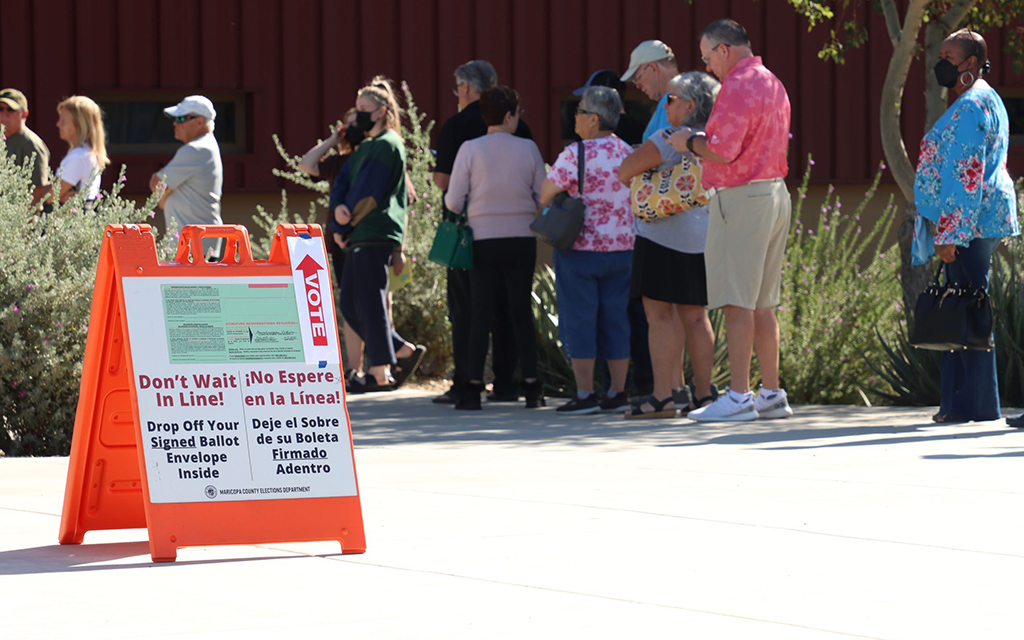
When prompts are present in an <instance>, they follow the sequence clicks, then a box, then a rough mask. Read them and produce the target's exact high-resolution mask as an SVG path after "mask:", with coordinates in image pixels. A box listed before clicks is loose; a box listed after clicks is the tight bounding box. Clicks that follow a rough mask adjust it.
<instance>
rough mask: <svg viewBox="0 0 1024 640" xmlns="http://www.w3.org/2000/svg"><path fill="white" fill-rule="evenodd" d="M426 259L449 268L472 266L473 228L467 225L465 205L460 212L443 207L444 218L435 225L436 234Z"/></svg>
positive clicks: (470, 267) (469, 267) (467, 217)
mask: <svg viewBox="0 0 1024 640" xmlns="http://www.w3.org/2000/svg"><path fill="white" fill-rule="evenodd" d="M427 259H428V260H430V261H431V262H436V263H437V264H440V265H444V266H446V267H448V268H449V269H472V268H473V230H472V229H471V228H470V227H469V216H468V215H467V213H466V207H465V206H463V207H462V213H453V212H451V211H449V210H448V207H445V208H444V219H443V220H441V223H440V224H439V225H437V234H436V235H435V236H434V243H433V244H432V245H430V255H428V256H427Z"/></svg>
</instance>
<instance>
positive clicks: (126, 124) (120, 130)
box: [92, 91, 248, 155]
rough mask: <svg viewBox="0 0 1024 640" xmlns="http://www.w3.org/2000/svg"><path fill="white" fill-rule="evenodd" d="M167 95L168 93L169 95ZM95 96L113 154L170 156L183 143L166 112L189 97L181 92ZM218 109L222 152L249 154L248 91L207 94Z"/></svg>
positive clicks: (218, 134) (216, 134)
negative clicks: (179, 139)
mask: <svg viewBox="0 0 1024 640" xmlns="http://www.w3.org/2000/svg"><path fill="white" fill-rule="evenodd" d="M165 94H166V95H165ZM92 95H94V96H95V98H94V99H95V100H96V102H97V103H98V104H99V105H100V107H101V108H102V109H103V121H104V124H105V125H106V128H107V149H108V150H109V151H110V153H112V154H126V155H132V154H140V155H149V154H152V155H166V154H168V153H174V152H175V151H176V150H177V149H178V147H179V146H181V143H180V142H178V141H177V140H175V139H174V126H173V123H172V122H171V120H170V118H168V117H167V116H165V115H164V109H165V108H166V107H169V106H172V105H174V104H177V103H178V102H180V101H181V100H182V98H184V97H185V96H184V95H183V94H182V93H181V92H173V93H172V92H163V91H160V92H137V93H131V92H108V93H100V94H99V95H96V94H92ZM206 95H207V97H208V98H210V100H211V101H212V102H213V108H214V109H216V110H217V120H216V128H215V129H214V132H213V135H214V136H215V137H216V138H217V142H218V143H219V144H220V148H221V152H222V153H225V154H228V153H247V152H248V148H247V140H246V138H247V136H246V128H247V123H246V114H247V113H248V108H247V102H248V100H247V97H246V94H241V93H237V94H223V93H211V94H206Z"/></svg>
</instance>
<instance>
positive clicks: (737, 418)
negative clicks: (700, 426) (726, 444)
mask: <svg viewBox="0 0 1024 640" xmlns="http://www.w3.org/2000/svg"><path fill="white" fill-rule="evenodd" d="M693 414H694V412H693V411H691V412H690V413H689V414H688V415H687V417H688V418H690V420H696V421H697V422H749V421H751V420H757V411H755V410H753V409H751V410H750V411H744V412H742V413H733V414H731V415H727V416H709V415H706V414H703V413H702V414H699V415H693Z"/></svg>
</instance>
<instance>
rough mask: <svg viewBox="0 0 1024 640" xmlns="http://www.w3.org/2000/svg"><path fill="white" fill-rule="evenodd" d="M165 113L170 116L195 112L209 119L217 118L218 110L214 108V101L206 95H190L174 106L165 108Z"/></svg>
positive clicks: (174, 116)
mask: <svg viewBox="0 0 1024 640" xmlns="http://www.w3.org/2000/svg"><path fill="white" fill-rule="evenodd" d="M164 113H165V114H166V115H167V117H168V118H176V117H179V116H187V115H192V114H195V115H197V116H202V117H204V118H206V119H207V120H208V121H209V120H216V119H217V110H216V109H214V108H213V103H212V102H210V99H209V98H207V97H206V96H188V97H187V98H185V99H184V100H182V101H181V102H179V103H178V104H176V105H174V106H173V107H167V108H166V109H164Z"/></svg>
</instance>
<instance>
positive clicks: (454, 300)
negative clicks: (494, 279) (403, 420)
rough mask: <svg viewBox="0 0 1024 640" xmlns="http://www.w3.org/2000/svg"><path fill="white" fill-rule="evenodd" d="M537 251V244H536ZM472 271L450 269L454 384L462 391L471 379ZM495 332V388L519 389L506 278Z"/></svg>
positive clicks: (498, 298)
mask: <svg viewBox="0 0 1024 640" xmlns="http://www.w3.org/2000/svg"><path fill="white" fill-rule="evenodd" d="M534 251H535V252H536V247H535V248H534ZM469 274H470V272H469V271H466V270H465V269H449V270H448V320H449V321H450V322H451V324H452V358H453V360H454V363H455V374H454V377H453V380H452V387H454V388H455V389H456V390H459V391H461V390H462V388H463V386H465V384H466V383H467V382H469V379H470V376H469V331H470V329H469V326H470V322H471V319H472V313H473V296H472V293H471V291H470V275H469ZM494 308H495V313H494V324H493V326H494V331H493V333H494V336H493V337H492V339H491V342H492V346H493V353H492V364H493V366H494V389H495V391H496V392H497V393H499V394H504V393H509V392H513V391H515V389H516V386H517V385H516V380H515V373H516V364H517V359H518V358H517V355H516V341H515V334H514V332H513V329H512V323H511V322H510V321H509V314H508V296H507V294H506V293H505V282H504V281H499V282H498V283H497V295H496V297H495V306H494Z"/></svg>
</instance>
